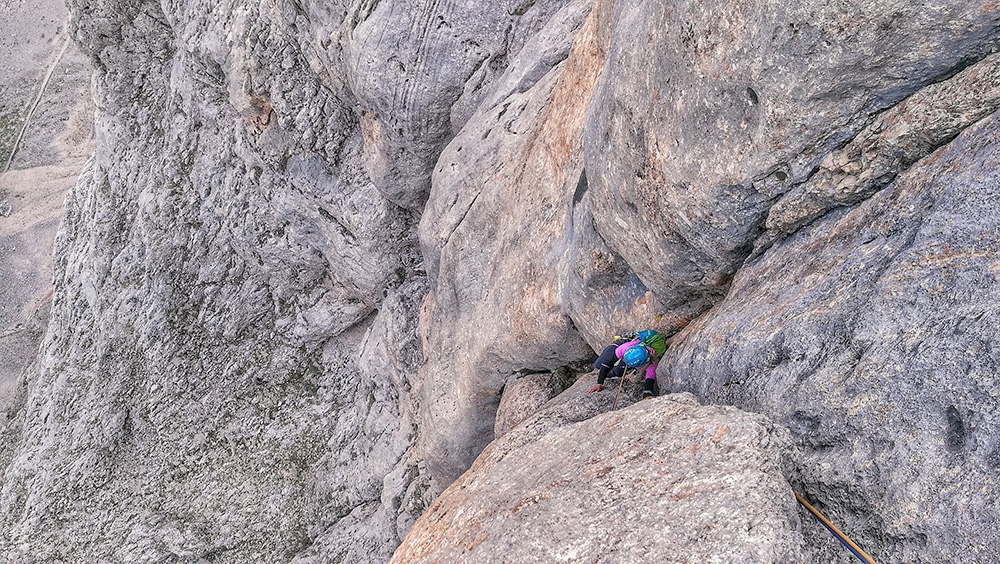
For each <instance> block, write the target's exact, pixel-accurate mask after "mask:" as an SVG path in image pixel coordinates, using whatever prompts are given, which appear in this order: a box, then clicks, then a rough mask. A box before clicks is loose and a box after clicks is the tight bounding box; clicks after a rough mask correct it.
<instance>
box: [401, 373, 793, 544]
mask: <svg viewBox="0 0 1000 564" xmlns="http://www.w3.org/2000/svg"><path fill="white" fill-rule="evenodd" d="M581 383H582V381H581ZM584 390H585V387H584V386H577V387H576V389H573V390H570V391H568V392H566V394H568V395H570V396H572V397H571V398H560V399H561V401H562V403H559V402H556V405H554V406H552V407H549V408H547V409H543V410H542V411H540V412H539V413H538V414H536V415H535V416H534V417H533V418H531V419H529V420H527V421H525V422H524V423H522V424H521V425H519V426H518V427H515V428H514V429H512V430H511V431H509V432H508V433H507V434H506V435H504V436H503V437H502V438H500V439H498V440H496V441H494V442H493V443H492V444H490V446H489V447H487V449H486V450H485V451H484V452H483V453H482V454H481V455H480V456H479V458H478V459H477V460H476V462H475V463H474V464H473V465H472V468H470V469H469V471H468V472H467V473H466V474H465V475H463V476H462V477H461V478H459V480H457V481H456V482H455V483H454V484H452V485H451V487H449V488H448V489H447V490H445V492H444V493H443V494H441V496H440V497H438V499H437V500H436V501H435V502H434V504H433V505H431V507H430V508H429V509H428V510H427V512H426V513H424V515H423V516H422V517H421V518H420V519H419V520H418V521H417V524H416V525H415V526H414V528H413V530H412V531H411V532H410V534H409V536H407V537H406V540H405V541H404V543H403V544H402V546H400V548H399V550H397V551H396V553H395V555H394V557H393V560H392V562H399V563H403V562H406V563H420V562H564V561H565V562H681V561H698V562H711V561H720V562H721V561H725V562H804V561H806V560H805V559H804V552H803V547H802V536H801V534H800V533H799V530H798V527H799V516H798V513H797V509H796V501H795V498H794V496H793V495H792V492H791V489H790V488H789V486H788V484H787V482H785V479H784V477H783V475H782V471H783V465H784V461H785V457H786V456H787V455H788V453H789V452H790V450H789V446H790V444H789V439H788V433H787V430H785V429H782V428H781V427H775V426H774V425H772V424H771V423H770V422H769V421H768V420H767V418H765V417H762V416H760V415H753V414H748V413H743V412H740V411H739V410H736V409H733V408H724V407H701V406H699V405H698V403H697V401H696V400H695V399H694V397H693V396H691V395H690V394H680V395H672V396H667V397H661V398H657V399H655V400H652V401H642V402H639V403H637V404H634V405H632V406H631V407H628V408H626V409H622V410H619V411H615V412H610V413H604V414H601V415H598V416H596V417H593V418H591V419H588V420H586V421H582V422H579V423H573V422H572V419H569V420H567V419H564V417H566V415H567V414H569V413H571V412H572V411H573V410H572V409H570V406H569V405H567V404H576V405H575V406H574V407H575V410H577V411H578V410H581V409H586V408H585V407H584V405H585V404H589V405H588V407H590V409H593V408H594V407H595V405H594V404H595V403H596V402H595V401H594V399H591V398H589V397H588V396H586V395H585V393H584ZM607 397H609V396H607V395H605V396H604V398H603V399H605V400H606V399H607ZM602 407H604V408H605V409H607V407H609V406H603V405H602ZM595 411H596V410H595ZM591 414H596V413H594V412H591ZM525 461H532V462H531V463H530V464H526V463H525ZM595 508H600V509H599V510H595ZM723 555H725V556H724V557H723ZM720 558H724V559H722V560H720Z"/></svg>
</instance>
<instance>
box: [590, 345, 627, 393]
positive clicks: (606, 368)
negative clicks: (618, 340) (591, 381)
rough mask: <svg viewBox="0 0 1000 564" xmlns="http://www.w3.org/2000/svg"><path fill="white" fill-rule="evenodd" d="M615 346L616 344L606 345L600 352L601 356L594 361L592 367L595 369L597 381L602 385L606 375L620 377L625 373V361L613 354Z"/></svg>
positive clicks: (616, 346)
mask: <svg viewBox="0 0 1000 564" xmlns="http://www.w3.org/2000/svg"><path fill="white" fill-rule="evenodd" d="M617 348H618V345H613V344H612V345H608V346H607V347H605V348H604V351H602V352H601V356H599V357H597V360H595V361H594V368H596V369H597V383H598V384H600V385H602V386H603V385H604V380H605V378H607V377H608V376H611V377H612V378H621V377H622V376H624V375H625V361H623V360H621V359H620V358H618V357H617V356H615V349H617Z"/></svg>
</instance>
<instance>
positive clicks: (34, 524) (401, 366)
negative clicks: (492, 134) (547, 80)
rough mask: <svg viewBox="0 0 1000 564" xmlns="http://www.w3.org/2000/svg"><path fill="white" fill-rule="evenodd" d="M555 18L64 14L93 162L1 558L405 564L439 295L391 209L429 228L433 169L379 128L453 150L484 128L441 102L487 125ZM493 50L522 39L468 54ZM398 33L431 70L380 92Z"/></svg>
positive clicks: (153, 7) (537, 8) (451, 10)
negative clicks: (422, 211)
mask: <svg viewBox="0 0 1000 564" xmlns="http://www.w3.org/2000/svg"><path fill="white" fill-rule="evenodd" d="M558 7H559V3H549V4H545V3H538V4H527V5H523V6H515V5H513V4H511V5H507V3H501V4H498V5H495V6H492V7H491V9H490V10H485V11H484V10H481V9H479V8H478V7H477V10H478V12H477V17H478V20H477V21H476V22H475V25H474V26H472V27H471V28H470V29H471V31H470V30H469V29H465V30H460V33H458V35H454V34H452V33H450V31H448V27H447V26H444V27H442V26H441V25H439V24H440V23H441V20H439V19H438V18H439V16H442V17H444V19H445V20H447V19H448V18H449V17H452V16H454V15H455V14H457V13H460V11H459V12H456V10H458V7H456V6H454V5H451V4H447V5H439V3H437V2H419V3H413V4H412V5H406V6H403V5H400V6H396V7H391V6H390V5H389V4H383V5H382V6H381V8H376V6H375V5H374V4H373V3H369V2H355V3H349V2H342V3H335V4H330V3H315V4H313V3H292V2H279V3H277V4H274V3H271V4H266V5H259V6H258V5H245V4H244V3H241V2H233V3H222V4H217V3H214V2H213V3H202V2H196V1H192V2H186V3H174V4H169V5H164V4H160V3H158V2H102V3H91V2H85V1H80V2H73V3H71V9H72V10H73V13H74V20H73V33H74V37H75V38H76V40H77V41H78V42H79V43H80V45H81V47H82V48H83V50H84V51H85V53H86V54H87V55H88V56H89V57H90V58H91V62H92V63H93V65H94V68H95V69H96V74H95V82H94V92H95V98H96V103H97V112H96V135H97V140H98V148H97V153H96V155H95V158H94V159H93V161H92V162H91V163H90V164H89V166H88V167H87V169H86V170H85V172H84V174H83V176H82V177H81V180H80V182H79V184H78V185H77V186H76V188H75V189H74V190H73V192H72V194H71V195H70V197H69V199H68V201H67V211H66V217H65V219H64V221H63V224H62V228H61V231H60V235H59V238H58V241H57V244H56V265H55V278H56V289H55V295H54V300H53V309H52V318H51V325H50V329H49V333H48V336H47V338H46V341H45V343H44V348H43V359H42V362H41V367H40V369H39V371H38V372H37V373H35V374H33V375H32V377H31V378H29V379H28V381H27V382H26V387H25V388H24V389H23V390H21V391H19V392H18V394H17V396H16V397H17V398H18V402H17V404H16V405H14V406H13V409H12V410H10V412H9V416H10V421H9V422H8V424H7V426H6V428H5V430H4V431H5V437H6V441H5V449H8V450H11V451H12V454H10V456H9V457H7V456H6V455H5V461H4V462H5V466H4V472H5V475H4V484H3V490H2V493H0V510H2V511H0V528H2V530H3V533H4V534H3V539H4V540H3V541H0V543H2V544H0V552H2V553H3V555H4V556H5V557H6V558H8V559H10V560H11V561H16V562H54V561H111V562H133V561H164V560H170V561H182V562H199V561H205V560H212V561H217V562H289V561H292V562H297V563H306V562H328V561H331V560H333V561H343V562H370V561H372V560H375V561H385V560H387V559H388V557H389V554H390V553H391V552H392V550H393V549H394V548H395V546H396V545H397V544H398V542H399V539H400V538H401V537H402V535H404V534H405V532H406V531H407V530H408V529H409V527H410V525H411V524H412V522H413V520H414V519H415V518H416V515H418V514H419V513H420V511H422V509H423V507H424V506H425V505H426V503H428V502H429V498H428V497H427V491H428V490H427V488H428V483H427V479H426V478H425V473H424V472H423V470H422V462H421V460H419V459H418V458H416V457H414V456H412V455H410V454H409V450H410V447H411V444H412V442H413V440H414V430H415V428H414V423H415V421H416V420H417V417H416V414H417V412H418V409H419V403H418V401H417V400H418V398H417V397H416V396H414V395H413V394H411V393H410V391H411V389H412V388H413V387H417V388H418V389H419V382H418V381H416V380H414V376H415V374H416V372H417V366H418V364H419V363H420V362H421V361H422V356H423V355H422V353H421V344H420V342H419V340H418V338H417V331H416V322H417V312H418V311H419V310H420V306H419V302H420V300H421V299H422V297H423V296H424V294H425V293H426V292H427V282H426V280H425V278H424V274H423V271H422V266H421V264H420V262H421V261H420V258H419V256H418V247H417V245H416V229H415V225H416V220H417V215H416V214H415V213H414V212H413V211H411V210H408V209H405V208H404V207H400V206H398V205H397V204H396V203H394V202H398V203H402V204H405V205H406V206H408V207H419V204H420V203H421V196H420V194H421V192H422V191H423V192H426V186H422V185H421V184H420V181H419V180H420V178H421V175H422V174H423V175H425V176H426V171H424V172H421V170H420V167H419V166H418V165H420V166H427V167H428V170H429V168H430V166H432V164H433V158H434V156H433V154H431V153H428V152H427V151H426V147H424V148H422V147H420V146H417V144H416V143H417V140H413V143H412V144H410V145H407V149H408V151H404V152H403V153H402V154H398V153H397V152H396V149H398V148H399V146H400V145H399V143H403V141H400V138H399V137H395V136H394V134H391V133H390V134H387V136H385V137H380V136H373V135H371V133H372V128H375V129H378V128H382V129H383V130H385V129H387V128H386V127H385V126H384V125H383V124H381V123H380V121H379V120H380V119H383V118H385V117H386V115H389V114H391V115H392V118H393V120H396V121H393V122H391V123H389V125H390V126H393V127H395V126H401V127H402V129H403V132H404V135H413V136H416V137H419V138H420V139H419V140H421V141H422V140H424V139H423V138H424V137H426V140H427V143H428V144H427V146H428V147H433V146H436V145H440V144H441V143H443V142H444V141H446V140H447V137H448V136H449V135H450V133H448V132H449V131H450V129H451V128H452V127H453V123H460V122H461V121H462V120H464V119H466V118H467V115H468V113H469V112H470V110H469V109H468V108H466V109H461V107H460V106H462V104H463V103H458V104H456V106H455V108H454V112H453V113H449V112H444V113H441V112H440V111H439V110H440V108H441V107H442V106H445V107H446V106H449V105H450V104H451V103H452V102H456V101H459V100H460V99H464V100H467V101H469V102H468V104H471V106H469V107H474V106H475V100H476V99H478V98H477V97H478V96H485V93H486V92H488V91H489V86H490V84H491V83H492V81H493V80H494V78H495V76H494V75H498V74H499V73H500V72H502V71H503V69H504V68H505V67H506V65H507V62H506V59H507V57H508V55H509V54H510V53H509V50H511V49H515V48H517V47H518V46H519V45H521V44H523V43H525V42H528V41H529V40H530V39H531V38H532V37H533V36H534V34H535V32H536V31H537V30H538V29H539V28H540V27H542V25H543V24H544V23H545V21H546V19H547V18H548V16H549V15H550V14H551V13H552V12H553V11H554V10H556V9H557V8H558ZM390 8H391V9H390ZM462 9H463V10H465V8H462ZM401 11H402V12H406V13H407V14H408V18H409V19H407V20H405V22H408V23H405V22H404V21H403V20H401V18H400V17H399V16H400V14H401V13H402V12H401ZM466 12H467V10H466ZM466 15H467V13H466ZM458 23H460V24H461V25H466V24H468V23H469V21H468V19H467V18H464V17H463V18H459V20H458ZM432 28H433V29H432ZM486 29H489V30H491V31H490V33H491V34H493V35H491V37H492V36H496V37H494V39H498V38H500V36H501V35H502V36H503V41H501V42H499V43H498V42H497V41H493V42H492V43H489V42H487V43H488V44H487V45H485V46H484V47H483V48H482V49H479V50H474V49H473V50H474V51H475V52H474V53H473V54H474V55H475V57H473V56H472V55H469V53H471V52H472V51H470V49H472V47H475V46H474V45H473V46H472V47H470V42H469V41H467V40H468V39H470V37H471V38H472V39H475V37H474V35H470V34H475V33H480V32H483V33H485V32H484V31H483V30H486ZM496 30H501V32H502V31H503V30H507V32H506V33H505V34H504V33H501V35H497V34H496ZM400 34H403V35H404V36H405V37H404V39H405V43H407V44H409V45H412V46H413V47H414V51H413V56H414V59H413V62H416V63H417V65H416V67H410V69H409V70H408V71H407V72H406V73H405V74H404V75H403V76H400V75H399V74H398V73H397V74H393V75H392V76H389V75H386V78H385V80H388V81H390V82H389V83H386V84H378V83H377V81H376V82H372V77H377V75H378V73H376V72H374V71H375V69H376V68H378V69H379V70H382V69H383V68H391V66H390V67H386V66H385V63H386V61H384V60H381V59H378V58H375V59H367V60H363V58H359V57H360V55H361V54H363V53H379V52H387V51H391V50H393V49H395V48H396V46H397V45H398V44H397V43H392V41H394V39H393V38H394V37H398V36H400ZM383 40H384V41H386V42H388V43H386V44H384V45H383V44H382V43H380V42H381V41H383ZM491 41H492V40H491ZM473 43H474V41H473ZM460 51H461V52H462V53H465V55H462V56H459V55H458V53H459V52H460ZM542 51H543V52H544V51H545V50H544V49H543V50H542ZM476 57H478V58H479V59H478V60H477V59H476ZM548 57H549V58H551V54H550V55H548ZM543 58H544V57H543ZM407 62H409V61H407ZM478 63H483V67H482V71H481V72H478V74H477V72H476V69H477V68H479V67H477V64H478ZM487 63H488V64H487ZM428 70H429V71H432V72H425V71H428ZM522 72H523V73H526V74H522V75H520V76H519V78H517V79H516V80H515V79H512V81H513V82H512V84H514V85H515V86H516V85H518V84H520V83H522V82H524V81H528V83H529V84H530V83H531V81H532V80H535V79H537V76H536V74H537V73H536V74H532V72H534V71H532V70H531V69H522ZM480 90H482V92H480ZM387 92H388V93H390V94H391V95H390V96H389V97H388V98H383V97H382V96H383V94H385V93H387ZM407 92H409V93H410V94H414V93H419V94H420V95H419V96H417V97H416V98H413V97H412V96H411V95H410V94H407ZM431 102H433V103H431ZM397 110H398V111H397ZM454 127H457V126H454ZM442 132H444V133H442ZM386 140H388V141H386ZM393 143H397V145H395V146H394V145H393ZM411 153H412V155H416V157H417V161H419V162H416V161H413V158H412V155H411ZM373 155H375V156H376V157H377V156H378V155H381V157H378V159H381V161H384V162H385V163H388V164H386V167H387V168H386V170H389V171H390V172H391V171H394V170H398V171H403V172H400V173H399V174H398V175H395V173H393V174H388V175H384V174H379V173H378V171H377V170H375V168H373V166H372V159H373ZM378 159H376V160H378ZM427 159H430V161H429V162H425V161H426V160H427ZM414 163H416V164H414ZM421 163H423V164H422V165H421ZM404 173H405V174H404ZM394 175H395V176H394ZM397 176H398V178H397ZM403 176H405V177H406V178H403ZM387 178H388V179H390V180H386V179H387ZM400 179H401V180H400ZM410 179H417V180H415V181H412V182H411V180H410ZM397 180H399V182H398V183H397ZM396 184H399V185H398V186H397V185H396ZM6 458H10V463H9V464H7V463H6V462H7V461H6Z"/></svg>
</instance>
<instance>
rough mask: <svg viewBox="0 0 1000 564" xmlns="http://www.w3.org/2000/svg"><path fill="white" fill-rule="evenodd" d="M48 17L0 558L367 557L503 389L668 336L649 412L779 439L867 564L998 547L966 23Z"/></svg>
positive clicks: (782, 15) (360, 13) (511, 6)
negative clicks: (43, 291)
mask: <svg viewBox="0 0 1000 564" xmlns="http://www.w3.org/2000/svg"><path fill="white" fill-rule="evenodd" d="M71 9H72V12H73V26H72V29H73V31H74V34H75V35H74V36H75V39H76V40H77V41H78V42H79V44H80V46H81V47H82V49H83V50H84V51H85V52H86V53H87V55H88V56H89V57H90V59H91V61H92V63H93V65H94V68H95V73H96V74H95V86H94V89H95V102H96V106H97V111H96V122H95V123H96V127H95V131H96V138H97V143H98V148H97V151H96V154H95V156H94V158H93V160H92V161H91V163H90V165H89V166H88V168H87V169H86V170H85V171H84V174H83V176H82V177H81V179H80V182H79V183H78V184H77V186H76V188H75V189H74V190H73V192H72V193H71V195H70V197H69V199H68V201H67V211H66V217H65V219H64V222H63V226H62V228H61V231H60V235H59V239H58V241H57V245H56V255H55V257H56V262H55V272H56V275H55V276H56V289H55V293H54V299H53V310H52V317H51V325H50V329H49V333H48V335H47V337H46V340H45V343H44V348H43V352H44V354H43V359H42V362H41V368H40V370H39V371H38V373H37V374H36V375H35V377H33V378H30V379H29V380H28V382H27V384H26V388H25V389H24V390H23V394H24V398H25V402H24V406H23V407H22V408H21V409H20V410H18V411H16V412H14V413H12V418H13V419H12V421H11V422H10V424H9V425H8V427H7V429H6V430H5V436H12V437H16V440H17V444H16V445H14V446H12V447H11V448H10V449H8V450H9V451H10V452H13V455H12V456H13V458H12V461H11V462H10V464H9V465H7V466H6V467H5V469H4V472H5V474H4V481H3V489H2V491H0V528H2V532H3V533H4V534H3V535H2V537H0V538H3V540H2V541H0V542H2V543H3V544H0V548H2V549H3V552H4V555H5V556H8V559H10V560H12V561H17V562H52V561H102V560H109V561H123V562H124V561H181V562H199V561H218V562H298V563H305V562H316V563H318V562H328V561H343V562H368V561H371V560H377V561H385V560H388V558H389V555H390V554H391V552H392V551H393V550H394V548H395V546H396V545H397V544H398V543H399V541H400V539H401V538H402V536H404V535H405V534H406V532H407V531H408V530H409V528H410V526H411V525H412V523H413V521H414V519H415V518H416V516H417V515H419V514H420V513H421V512H422V511H423V509H424V508H425V507H426V505H427V504H428V503H429V502H430V500H431V498H432V497H433V496H434V495H435V494H436V493H438V492H439V491H440V490H441V489H442V488H444V487H445V486H446V485H447V484H448V483H449V482H451V481H452V480H453V479H454V478H456V477H457V476H458V475H459V474H461V473H462V472H463V471H464V470H466V469H467V468H468V467H469V465H470V464H471V462H472V461H473V459H474V458H475V457H476V455H477V454H478V453H479V452H480V451H481V449H482V448H483V447H484V446H485V445H486V444H487V443H488V442H489V441H490V440H491V439H492V437H493V430H494V428H495V420H494V419H495V413H496V409H497V405H498V404H499V398H500V396H501V395H502V394H503V393H504V390H505V389H506V386H507V385H508V384H509V383H511V382H512V381H514V380H515V379H516V378H517V377H518V376H519V375H521V374H526V373H538V372H543V371H554V370H557V369H558V368H559V367H560V366H563V365H567V364H571V363H573V362H577V361H581V360H584V359H586V358H587V357H590V356H592V354H593V351H594V350H595V349H597V348H599V347H600V346H601V345H602V344H603V343H604V341H605V340H606V339H607V338H608V336H609V335H611V334H613V333H614V332H617V331H621V330H627V329H635V328H638V327H646V326H648V327H654V328H657V329H660V330H662V331H665V332H668V333H672V332H674V331H676V330H678V329H680V328H682V327H684V326H685V325H687V328H686V329H684V332H683V333H681V334H680V335H679V336H678V337H677V338H676V339H675V345H676V346H675V347H674V349H673V350H672V352H671V353H670V354H669V355H668V357H667V358H665V359H664V360H663V361H662V362H661V365H660V372H659V376H660V380H661V381H660V384H661V387H662V388H664V389H683V390H691V391H693V392H695V393H697V394H698V395H700V396H701V397H703V398H706V399H710V400H713V401H719V402H725V403H732V404H736V405H739V406H741V407H743V408H745V409H749V410H757V411H761V412H764V413H765V414H767V415H770V416H772V417H773V418H774V419H775V420H776V421H777V422H778V423H779V424H782V425H785V426H788V427H789V429H790V430H791V432H792V435H791V436H792V437H793V438H794V439H795V440H796V442H795V448H801V449H802V453H803V454H802V456H801V457H800V460H798V461H797V466H796V467H795V469H794V470H793V471H791V474H792V475H791V476H789V478H790V480H791V483H792V485H794V486H796V487H801V488H803V490H804V491H806V492H807V493H809V494H811V495H815V496H816V497H818V498H820V499H822V500H824V505H823V507H824V508H826V509H827V510H828V511H829V512H830V513H831V514H832V515H833V516H835V517H836V518H838V519H839V520H842V521H843V522H845V523H847V524H848V525H849V526H850V528H851V529H852V530H854V531H858V532H859V538H860V539H861V540H862V541H863V542H864V543H866V544H867V545H869V546H871V547H872V548H873V550H872V552H873V553H874V554H875V556H876V558H879V559H883V558H887V559H889V560H895V559H900V560H906V561H921V559H923V561H928V562H930V561H940V560H962V559H965V558H968V559H971V560H976V559H982V558H987V556H986V555H987V554H991V553H993V552H995V546H993V545H991V544H989V543H986V544H982V543H981V544H979V545H976V546H973V539H975V538H989V536H988V534H987V533H988V531H989V527H990V526H991V524H992V523H993V522H994V521H995V520H996V519H995V515H996V511H995V507H994V504H993V503H992V502H991V501H990V498H989V497H988V493H987V492H983V491H980V490H978V489H977V488H980V487H982V486H983V485H984V484H987V485H988V484H989V479H990V476H991V474H990V472H989V465H990V464H993V462H991V460H992V459H993V458H995V456H994V454H993V453H994V450H996V449H994V448H993V446H995V445H992V443H991V440H992V439H991V438H990V437H991V434H990V433H991V431H990V429H991V427H990V425H991V421H992V419H993V415H994V413H995V412H996V411H997V410H996V408H995V406H993V405H992V403H990V401H989V397H990V392H989V382H990V381H991V380H990V378H992V374H993V372H995V371H993V370H992V369H991V368H990V367H991V366H992V364H991V361H990V360H989V359H990V354H992V353H991V352H990V351H991V344H990V343H991V338H990V337H989V336H988V335H987V334H986V328H987V327H988V322H989V319H990V318H989V307H988V304H989V303H991V302H990V299H991V298H992V296H993V292H994V290H995V287H996V280H995V279H994V278H991V275H990V274H989V272H991V271H990V269H991V268H992V266H991V265H992V262H991V260H992V259H991V258H990V257H992V253H994V251H995V249H994V248H993V247H994V246H995V245H994V243H995V239H996V237H995V235H996V233H995V232H996V226H994V225H993V220H992V215H991V214H992V211H993V208H992V200H991V197H992V192H993V188H994V187H995V185H996V184H997V182H996V178H995V174H994V172H995V169H996V166H995V163H994V162H993V161H995V159H994V158H993V157H994V156H995V153H996V147H995V144H994V142H993V139H994V138H995V133H996V132H995V131H994V130H995V129H996V128H995V127H994V125H995V124H994V122H993V118H991V117H990V116H991V115H992V114H993V113H994V112H995V109H996V101H997V99H998V96H997V95H996V88H997V85H996V80H995V78H994V77H995V61H994V59H993V58H992V57H990V53H992V52H993V51H995V50H996V49H997V47H998V44H1000V41H998V37H1000V34H998V29H1000V13H998V11H997V9H996V7H995V6H994V5H993V4H992V3H991V2H977V1H973V0H967V1H963V2H958V3H954V2H953V3H950V4H948V5H947V6H940V5H937V4H932V3H917V4H914V3H904V2H878V3H875V2H862V3H853V4H850V5H846V4H829V3H822V4H820V3H808V2H807V3H805V4H800V5H796V6H787V5H785V4H780V3H776V2H758V3H755V4H754V5H753V6H751V7H750V9H748V6H747V5H746V3H731V4H726V3H722V4H712V5H710V6H709V5H704V4H703V3H697V2H688V3H685V2H681V3H676V2H664V1H661V0H635V1H630V2H610V1H599V2H596V3H593V4H592V3H590V2H586V1H583V0H580V1H575V0H573V1H557V0H552V1H547V2H531V1H528V2H500V3H496V4H492V5H489V6H482V5H473V4H470V3H459V2H453V1H448V0H423V1H413V2H403V3H385V2H374V1H371V0H357V1H348V0H343V1H340V2H311V1H305V2H298V1H292V0H273V1H272V0H269V1H267V2H263V3H257V4H245V3H242V2H236V1H234V2H223V3H221V4H220V3H209V2H204V1H202V0H188V1H176V2H154V1H141V0H127V1H126V0H107V1H104V0H102V1H91V0H74V1H73V2H72V3H71ZM963 71H967V72H963ZM952 99H954V100H962V101H963V103H962V104H961V105H962V109H961V111H954V112H953V111H949V108H950V107H951V106H950V105H949V104H948V100H952ZM966 102H967V103H968V106H966V105H965V104H966ZM956 210H961V211H956ZM748 259H749V261H748ZM706 311H707V312H708V313H705V312H706ZM699 316H700V317H699ZM692 320H695V321H693V322H692ZM514 388H516V386H512V387H511V389H514ZM889 430H891V431H892V433H893V435H892V436H891V437H885V436H884V434H885V433H886V432H887V431H889ZM662 432H664V433H665V432H667V431H662ZM553 440H555V439H553ZM782 448H784V447H782ZM555 466H559V465H558V464H556V465H555ZM920 472H924V473H925V474H926V476H927V477H926V478H923V479H916V478H915V476H917V474H919V473H920ZM780 482H781V481H780V480H778V481H775V482H774V483H775V484H779V485H780ZM779 489H780V488H779ZM919 501H923V502H927V503H930V504H936V505H937V506H941V507H947V508H949V513H948V515H946V516H926V515H924V514H918V513H917V512H915V511H911V509H912V507H913V505H914V504H915V503H918V502H919ZM792 521H794V520H789V521H788V522H792ZM931 539H933V540H931Z"/></svg>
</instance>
